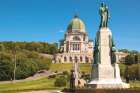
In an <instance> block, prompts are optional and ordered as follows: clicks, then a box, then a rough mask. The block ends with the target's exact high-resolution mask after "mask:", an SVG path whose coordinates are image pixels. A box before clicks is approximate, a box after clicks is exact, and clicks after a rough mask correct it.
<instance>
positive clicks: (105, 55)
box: [89, 28, 130, 88]
mask: <svg viewBox="0 0 140 93" xmlns="http://www.w3.org/2000/svg"><path fill="white" fill-rule="evenodd" d="M112 47H114V45H113V40H112V33H111V31H110V29H109V28H101V29H100V31H98V32H97V37H96V43H95V50H94V51H95V54H94V55H95V56H94V57H95V60H94V61H95V63H94V64H93V70H92V74H91V76H92V81H91V82H90V83H89V86H90V87H92V88H129V87H130V86H129V84H126V83H123V82H122V80H121V77H120V69H119V66H118V64H117V63H116V62H114V59H113V57H112V56H114V55H113V53H112ZM115 61H116V59H115Z"/></svg>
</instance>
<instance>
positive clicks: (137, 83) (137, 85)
mask: <svg viewBox="0 0 140 93" xmlns="http://www.w3.org/2000/svg"><path fill="white" fill-rule="evenodd" d="M130 86H131V88H138V89H140V81H130Z"/></svg>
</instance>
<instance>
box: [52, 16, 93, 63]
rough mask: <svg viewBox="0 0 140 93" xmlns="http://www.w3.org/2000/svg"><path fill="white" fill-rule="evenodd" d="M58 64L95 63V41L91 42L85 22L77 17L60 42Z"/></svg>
mask: <svg viewBox="0 0 140 93" xmlns="http://www.w3.org/2000/svg"><path fill="white" fill-rule="evenodd" d="M60 50H61V52H62V53H59V54H57V55H56V56H55V62H56V63H72V62H79V63H91V62H92V61H93V41H92V40H89V38H88V35H87V32H86V28H85V24H84V22H83V21H82V20H81V19H79V18H78V16H75V17H74V18H73V19H72V20H71V22H70V23H69V25H68V27H67V31H66V33H65V37H64V39H63V40H61V41H60Z"/></svg>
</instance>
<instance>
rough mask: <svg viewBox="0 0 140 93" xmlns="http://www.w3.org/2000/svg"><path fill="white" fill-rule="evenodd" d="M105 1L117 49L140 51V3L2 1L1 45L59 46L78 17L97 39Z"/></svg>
mask: <svg viewBox="0 0 140 93" xmlns="http://www.w3.org/2000/svg"><path fill="white" fill-rule="evenodd" d="M102 1H104V2H105V3H107V5H108V7H109V10H110V15H111V19H110V21H109V27H110V29H111V30H112V33H113V37H114V40H115V43H116V46H117V47H118V48H128V49H134V50H139V51H140V5H139V4H140V0H0V41H46V42H51V43H52V42H58V41H59V40H60V39H63V36H64V33H65V31H66V28H67V25H68V24H69V22H70V20H71V19H72V18H73V16H74V15H75V14H78V15H79V17H80V18H81V19H82V20H83V21H84V22H85V24H86V29H87V32H88V35H89V37H90V39H94V38H95V34H96V32H97V31H98V28H99V23H100V16H99V13H98V11H99V6H100V3H101V2H102Z"/></svg>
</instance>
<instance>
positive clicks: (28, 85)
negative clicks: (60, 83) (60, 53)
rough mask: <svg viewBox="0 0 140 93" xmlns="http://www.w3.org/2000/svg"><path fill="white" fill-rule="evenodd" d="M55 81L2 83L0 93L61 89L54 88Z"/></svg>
mask: <svg viewBox="0 0 140 93" xmlns="http://www.w3.org/2000/svg"><path fill="white" fill-rule="evenodd" d="M54 80H55V79H48V78H47V77H46V78H41V79H38V80H31V81H23V82H15V83H12V82H10V83H0V93H16V92H18V91H26V90H40V89H59V88H57V87H55V86H54Z"/></svg>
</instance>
